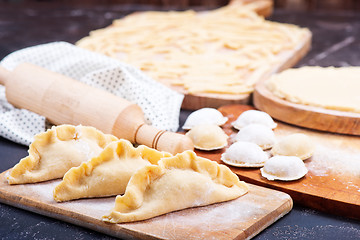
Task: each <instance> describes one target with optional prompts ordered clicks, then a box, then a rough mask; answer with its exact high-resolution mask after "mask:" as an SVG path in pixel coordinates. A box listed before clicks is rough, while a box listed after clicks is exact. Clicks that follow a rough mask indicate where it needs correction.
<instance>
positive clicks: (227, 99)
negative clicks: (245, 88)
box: [169, 34, 311, 110]
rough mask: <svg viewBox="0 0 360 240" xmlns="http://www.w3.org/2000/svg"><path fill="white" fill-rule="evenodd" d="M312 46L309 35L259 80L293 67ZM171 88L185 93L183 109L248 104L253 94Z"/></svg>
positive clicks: (285, 53) (282, 56) (260, 80)
mask: <svg viewBox="0 0 360 240" xmlns="http://www.w3.org/2000/svg"><path fill="white" fill-rule="evenodd" d="M310 46H311V35H310V34H309V35H307V36H306V37H305V38H304V39H303V41H302V43H301V44H300V45H299V46H298V47H297V48H296V49H293V50H291V51H288V52H284V53H283V54H282V55H281V58H279V64H278V65H276V66H274V68H273V70H272V72H271V73H270V74H268V75H265V76H262V78H261V79H258V82H262V81H264V80H266V79H268V78H269V77H270V75H271V74H273V73H277V72H281V71H283V70H285V69H287V68H291V67H293V66H294V65H296V64H297V63H298V61H300V60H301V59H302V58H303V57H304V56H305V55H306V54H307V52H308V51H309V49H310ZM169 87H170V88H172V89H174V90H176V91H178V92H180V93H182V94H184V100H183V103H182V106H181V108H182V109H188V110H196V109H200V108H204V107H213V108H218V107H220V106H223V105H229V104H248V103H249V102H250V100H251V97H250V96H251V94H217V93H198V94H190V93H188V92H187V91H186V90H185V89H183V88H182V87H178V86H169Z"/></svg>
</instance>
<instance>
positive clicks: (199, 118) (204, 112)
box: [182, 108, 228, 130]
mask: <svg viewBox="0 0 360 240" xmlns="http://www.w3.org/2000/svg"><path fill="white" fill-rule="evenodd" d="M227 120H228V118H227V117H224V116H223V115H222V113H221V112H220V111H218V110H217V109H215V108H201V109H199V110H196V111H195V112H192V113H191V114H190V115H189V116H188V118H187V119H186V121H185V123H184V125H183V127H182V128H183V129H185V130H189V129H191V128H193V127H194V126H196V125H203V124H214V125H218V126H222V125H224V124H225V123H226V122H227Z"/></svg>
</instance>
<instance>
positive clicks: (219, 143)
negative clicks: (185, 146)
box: [185, 124, 229, 151]
mask: <svg viewBox="0 0 360 240" xmlns="http://www.w3.org/2000/svg"><path fill="white" fill-rule="evenodd" d="M185 135H187V136H188V137H190V139H191V140H192V141H193V143H194V147H195V148H196V149H200V150H208V151H209V150H218V149H221V148H223V147H225V146H227V144H228V142H227V139H228V138H229V136H228V135H226V133H225V132H224V131H223V130H222V128H221V127H219V126H217V125H214V124H204V125H197V126H195V127H193V128H192V129H191V130H190V131H188V132H187V133H186V134H185Z"/></svg>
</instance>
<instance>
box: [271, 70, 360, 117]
mask: <svg viewBox="0 0 360 240" xmlns="http://www.w3.org/2000/svg"><path fill="white" fill-rule="evenodd" d="M359 76H360V67H341V68H335V67H327V68H322V67H302V68H297V69H288V70H285V71H283V72H281V73H279V74H276V75H274V76H273V77H272V78H271V79H270V80H269V81H268V82H266V86H267V88H268V89H269V90H270V91H271V92H272V93H273V94H274V95H276V96H277V97H279V98H283V99H285V100H287V101H289V102H293V103H297V104H304V105H310V106H316V107H321V108H326V109H332V110H339V111H349V112H357V113H360V97H359V89H360V81H359Z"/></svg>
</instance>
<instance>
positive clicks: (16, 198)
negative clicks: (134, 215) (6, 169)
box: [0, 189, 159, 240]
mask: <svg viewBox="0 0 360 240" xmlns="http://www.w3.org/2000/svg"><path fill="white" fill-rule="evenodd" d="M0 190H2V191H0V203H3V204H6V205H10V206H13V207H16V208H20V209H23V210H26V211H30V212H33V213H36V214H40V215H43V216H46V217H50V218H54V219H57V220H60V221H63V222H67V223H70V224H74V225H77V226H80V227H84V228H87V229H90V230H93V231H97V232H101V233H104V234H107V235H109V236H113V237H116V238H124V239H127V238H129V237H139V236H141V238H142V239H151V240H158V239H159V238H158V237H153V236H151V235H150V234H149V235H145V234H142V233H140V232H136V231H133V230H131V229H128V228H124V227H121V226H120V225H119V224H116V225H109V224H108V223H105V222H102V221H101V220H100V219H93V222H90V221H88V219H84V217H83V216H82V215H81V214H78V213H76V212H71V211H68V210H64V209H61V213H59V211H58V210H57V208H56V207H54V206H51V207H49V204H46V205H45V206H46V207H40V206H41V204H39V202H38V201H35V200H32V199H27V198H23V197H21V196H20V195H14V194H11V193H8V192H7V191H4V190H3V189H0ZM49 209H50V210H51V211H49ZM74 215H75V216H74ZM97 224H98V225H97ZM105 225H106V227H105ZM109 226H110V228H111V229H115V230H111V229H108V228H109ZM119 228H120V229H121V231H119Z"/></svg>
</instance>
